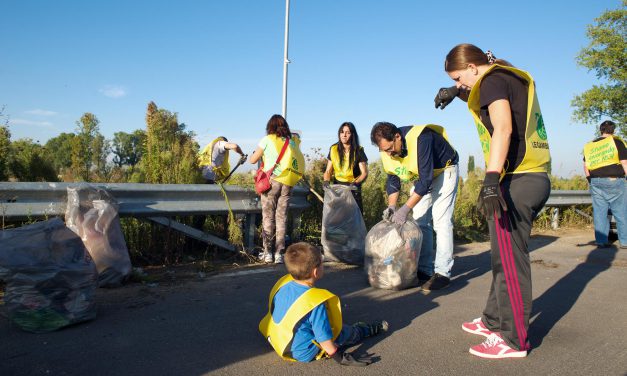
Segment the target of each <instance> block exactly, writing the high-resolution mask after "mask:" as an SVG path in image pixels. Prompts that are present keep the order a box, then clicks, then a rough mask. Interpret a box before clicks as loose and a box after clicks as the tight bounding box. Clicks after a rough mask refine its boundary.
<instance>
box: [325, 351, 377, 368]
mask: <svg viewBox="0 0 627 376" xmlns="http://www.w3.org/2000/svg"><path fill="white" fill-rule="evenodd" d="M331 358H333V360H335V361H336V362H337V363H338V364H341V365H343V366H352V367H365V366H367V365H368V364H370V363H369V362H368V361H363V360H359V359H355V358H354V357H353V354H351V353H347V352H343V351H340V350H339V349H338V350H337V351H336V352H335V354H333V356H332V357H331Z"/></svg>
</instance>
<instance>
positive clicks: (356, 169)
mask: <svg viewBox="0 0 627 376" xmlns="http://www.w3.org/2000/svg"><path fill="white" fill-rule="evenodd" d="M337 138H338V141H337V142H336V143H335V144H333V145H331V147H330V148H329V154H328V155H327V168H326V170H325V171H324V175H323V179H324V185H325V187H326V186H328V185H329V184H331V181H333V184H341V185H349V186H352V187H353V188H354V189H352V190H351V192H352V193H353V197H355V201H357V205H359V210H361V211H362V213H363V206H362V199H361V183H363V182H364V180H366V177H367V176H368V157H366V153H364V148H363V147H361V145H360V144H359V135H358V134H357V130H356V129H355V125H354V124H353V123H351V122H344V123H342V125H340V128H339V129H338V131H337Z"/></svg>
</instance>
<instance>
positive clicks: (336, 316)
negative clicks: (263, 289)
mask: <svg viewBox="0 0 627 376" xmlns="http://www.w3.org/2000/svg"><path fill="white" fill-rule="evenodd" d="M293 280H294V278H292V276H291V275H289V274H286V275H285V276H283V277H282V278H281V279H279V280H278V281H277V283H276V284H275V285H274V287H273V288H272V290H271V291H270V298H269V299H268V313H267V314H266V316H265V317H264V318H263V319H262V320H261V322H260V323H259V331H260V332H261V334H262V335H263V336H264V338H266V339H267V340H268V342H270V345H272V348H273V349H274V351H276V353H277V354H279V356H280V357H281V358H283V359H285V360H291V361H295V360H294V358H292V357H290V356H289V354H290V345H291V343H292V338H293V337H294V329H296V325H298V323H299V322H300V320H302V319H303V317H305V315H307V314H308V313H309V312H311V311H312V310H313V309H314V308H316V307H317V306H319V305H320V304H323V303H324V304H325V306H326V309H327V314H328V316H329V323H330V324H331V332H332V333H333V338H332V339H333V340H335V339H336V338H337V336H338V335H340V331H341V330H342V309H341V306H340V298H338V297H337V296H336V295H333V294H332V293H331V292H329V291H327V290H323V289H318V288H315V287H314V288H311V289H309V290H307V291H306V292H304V293H303V294H302V295H301V296H300V297H299V298H298V299H296V301H294V303H292V305H291V306H290V308H289V309H288V310H287V312H286V313H285V316H284V317H283V319H281V321H280V322H278V323H275V322H274V319H272V301H273V300H274V295H275V294H276V293H277V291H279V289H280V288H281V287H283V286H284V285H285V284H286V283H288V282H291V281H293ZM314 343H315V342H314ZM316 346H318V347H320V345H319V344H317V343H316ZM323 355H324V352H321V353H320V354H319V356H318V358H320V357H322V356H323Z"/></svg>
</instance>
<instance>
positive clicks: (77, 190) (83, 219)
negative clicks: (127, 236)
mask: <svg viewBox="0 0 627 376" xmlns="http://www.w3.org/2000/svg"><path fill="white" fill-rule="evenodd" d="M65 223H66V225H67V227H68V228H70V229H71V230H72V231H74V232H75V233H76V234H77V235H78V236H80V237H81V239H83V243H85V247H87V250H88V251H89V254H90V255H91V257H92V258H93V259H94V263H95V264H96V268H97V269H98V285H99V286H101V287H104V286H106V287H112V286H119V285H120V284H122V282H124V280H125V279H126V278H127V277H128V276H129V275H130V273H131V269H132V267H131V260H130V257H129V255H128V249H127V248H126V242H125V241H124V234H123V233H122V228H121V226H120V219H119V217H118V203H117V201H116V200H115V199H114V198H113V197H112V196H111V195H110V194H109V193H107V192H106V191H105V190H103V189H99V188H97V187H94V186H91V185H89V184H80V185H79V186H78V187H68V189H67V208H66V211H65Z"/></svg>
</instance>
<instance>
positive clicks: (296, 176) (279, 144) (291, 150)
mask: <svg viewBox="0 0 627 376" xmlns="http://www.w3.org/2000/svg"><path fill="white" fill-rule="evenodd" d="M268 138H269V139H270V141H271V142H272V144H273V145H274V147H275V148H276V151H277V153H280V152H281V149H282V148H283V145H284V144H285V140H284V139H282V138H281V137H277V136H276V135H273V134H271V135H268ZM299 145H300V138H298V136H296V135H293V136H292V138H291V140H290V144H289V145H288V147H287V149H285V154H283V157H282V158H281V160H280V161H279V169H280V170H281V173H280V174H279V175H274V176H272V179H274V180H276V181H278V182H279V183H283V184H285V185H288V186H290V187H293V186H295V185H296V183H298V181H299V180H300V179H302V177H303V173H304V172H305V157H303V153H302V152H301V151H300V147H299ZM268 162H269V163H272V164H273V163H274V162H276V160H274V161H266V160H265V158H264V160H263V164H264V168H263V169H264V171H268V170H269V169H270V168H271V167H272V165H268Z"/></svg>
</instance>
